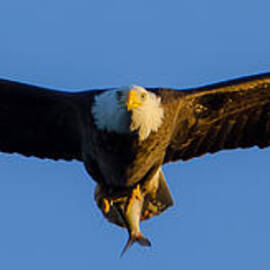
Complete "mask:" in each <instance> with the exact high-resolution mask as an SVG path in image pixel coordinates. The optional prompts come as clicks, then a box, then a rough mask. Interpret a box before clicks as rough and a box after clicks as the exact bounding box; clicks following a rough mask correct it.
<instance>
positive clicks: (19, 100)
mask: <svg viewBox="0 0 270 270" xmlns="http://www.w3.org/2000/svg"><path fill="white" fill-rule="evenodd" d="M80 95H82V94H78V95H77V94H70V93H66V92H61V91H53V90H48V89H42V88H39V87H35V86H31V85H27V84H22V83H16V82H11V81H8V80H0V151H2V152H7V153H14V152H16V153H20V154H22V155H25V156H36V157H39V158H51V159H66V160H71V159H78V160H81V159H82V157H81V140H82V135H81V132H82V130H81V123H80V121H81V116H80V112H81V110H82V108H80V109H78V108H79V107H80V105H81V104H82V103H81V102H80V101H79V100H80V98H79V97H80ZM84 95H86V94H84ZM88 95H89V94H88ZM89 102H90V98H88V103H89ZM84 106H86V105H85V104H84ZM89 106H90V104H89ZM88 109H90V108H88Z"/></svg>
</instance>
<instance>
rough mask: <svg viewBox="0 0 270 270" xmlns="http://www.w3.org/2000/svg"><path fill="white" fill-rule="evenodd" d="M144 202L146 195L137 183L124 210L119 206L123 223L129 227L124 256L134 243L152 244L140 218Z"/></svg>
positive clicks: (122, 253) (148, 245)
mask: <svg viewBox="0 0 270 270" xmlns="http://www.w3.org/2000/svg"><path fill="white" fill-rule="evenodd" d="M143 203H144V196H143V194H142V193H141V190H140V186H139V185H137V187H136V188H135V189H133V191H132V194H131V196H130V198H129V200H128V202H127V204H126V206H125V209H124V211H123V209H122V208H119V207H117V211H118V213H119V215H120V216H121V218H122V220H123V223H124V224H125V227H126V228H127V230H128V233H129V238H128V241H127V243H126V245H125V246H124V249H123V251H122V252H121V255H120V257H122V256H123V255H124V254H125V253H126V251H127V250H128V249H129V248H130V247H131V246H132V244H134V243H136V242H137V243H139V244H140V245H141V246H146V247H150V246H151V242H150V241H149V240H148V239H147V238H146V237H145V236H144V235H143V234H142V232H141V230H140V220H141V214H142V209H143Z"/></svg>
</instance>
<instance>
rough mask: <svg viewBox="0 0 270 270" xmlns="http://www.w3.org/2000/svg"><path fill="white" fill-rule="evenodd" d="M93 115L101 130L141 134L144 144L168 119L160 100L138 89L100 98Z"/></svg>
mask: <svg viewBox="0 0 270 270" xmlns="http://www.w3.org/2000/svg"><path fill="white" fill-rule="evenodd" d="M92 113H93V116H94V119H95V123H96V125H97V127H98V129H101V130H107V131H114V132H117V133H130V132H133V131H137V132H138V134H139V140H140V141H143V140H145V139H146V138H147V137H148V136H149V135H150V133H151V132H156V131H157V130H158V129H159V128H160V126H161V124H162V121H163V117H164V110H163V108H162V106H161V104H160V97H158V96H157V95H155V94H154V93H152V92H149V91H147V90H146V89H144V88H143V87H141V86H135V85H134V86H130V87H124V88H119V89H114V90H111V91H106V92H104V93H102V94H100V95H97V96H96V97H95V103H94V104H93V107H92Z"/></svg>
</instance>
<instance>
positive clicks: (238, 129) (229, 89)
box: [165, 74, 270, 162]
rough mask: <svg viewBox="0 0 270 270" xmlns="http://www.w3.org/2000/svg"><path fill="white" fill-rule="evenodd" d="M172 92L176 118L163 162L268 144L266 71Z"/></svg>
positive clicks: (269, 116) (269, 98) (269, 95)
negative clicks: (174, 99)
mask: <svg viewBox="0 0 270 270" xmlns="http://www.w3.org/2000/svg"><path fill="white" fill-rule="evenodd" d="M176 92H177V91H173V95H175V96H177V95H178V100H177V103H178V104H177V110H176V118H175V119H174V123H175V124H174V127H173V132H172V138H171V141H170V144H169V146H168V148H167V152H166V157H165V162H169V161H175V160H179V159H181V160H188V159H191V158H194V157H199V156H201V155H203V154H206V153H214V152H217V151H219V150H222V149H234V148H247V147H252V146H258V147H260V148H264V147H266V146H269V145H270V74H262V75H255V76H250V77H245V78H240V79H236V80H231V81H227V82H223V83H218V84H213V85H209V86H205V87H201V88H198V89H194V90H191V91H178V92H179V94H177V93H176ZM176 99H177V97H176Z"/></svg>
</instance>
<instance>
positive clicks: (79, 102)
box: [0, 73, 270, 247]
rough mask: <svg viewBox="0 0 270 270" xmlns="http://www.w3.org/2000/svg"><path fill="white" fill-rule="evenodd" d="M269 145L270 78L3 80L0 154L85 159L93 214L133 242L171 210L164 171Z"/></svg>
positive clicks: (0, 91) (0, 110)
mask: <svg viewBox="0 0 270 270" xmlns="http://www.w3.org/2000/svg"><path fill="white" fill-rule="evenodd" d="M269 145H270V74H269V73H265V74H259V75H254V76H248V77H242V78H239V79H234V80H229V81H225V82H221V83H215V84H211V85H207V86H203V87H198V88H193V89H183V90H177V89H167V88H143V87H141V86H130V87H124V88H118V89H101V90H87V91H82V92H73V93H70V92H65V91H57V90H50V89H45V88H41V87H37V86H33V85H29V84H25V83H19V82H14V81H10V80H0V151H2V152H7V153H20V154H22V155H24V156H27V157H28V156H36V157H38V158H49V159H54V160H58V159H64V160H72V159H76V160H79V161H82V162H83V163H84V166H85V168H86V170H87V172H88V173H89V175H91V176H92V178H93V179H94V180H95V181H96V182H97V184H98V185H97V189H96V191H95V199H96V202H97V204H98V207H99V208H100V209H101V211H102V213H103V214H104V216H105V217H106V218H107V219H108V220H109V221H111V222H113V223H115V224H117V225H120V226H122V227H126V228H128V230H129V233H130V235H134V231H136V232H137V233H138V234H139V235H141V234H140V231H139V227H138V226H139V225H138V220H141V221H142V220H145V219H148V218H151V217H152V216H155V215H158V214H160V213H162V212H163V211H165V210H166V209H167V208H168V207H169V206H171V205H172V204H173V201H172V197H171V194H170V191H169V188H168V186H167V183H166V180H165V178H164V175H163V172H162V168H161V167H162V165H163V164H165V163H167V162H171V161H178V160H183V161H186V160H189V159H191V158H195V157H199V156H202V155H204V154H206V153H215V152H218V151H220V150H225V149H235V148H248V147H252V146H258V147H259V148H264V147H267V146H269ZM135 202H136V203H135ZM131 209H132V211H131ZM133 215H138V216H137V217H136V218H133ZM133 220H136V224H133V223H132V222H133ZM130 239H131V240H132V239H133V238H132V237H131V238H130ZM134 239H137V238H136V237H135V238H134ZM145 239H146V238H145ZM132 241H133V240H132ZM132 241H131V242H129V244H128V245H127V246H126V247H128V246H129V245H130V244H131V243H132ZM134 241H137V240H134ZM138 241H141V243H148V244H149V243H150V242H149V241H148V240H147V241H146V240H145V241H143V240H142V238H141V239H139V240H138Z"/></svg>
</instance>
